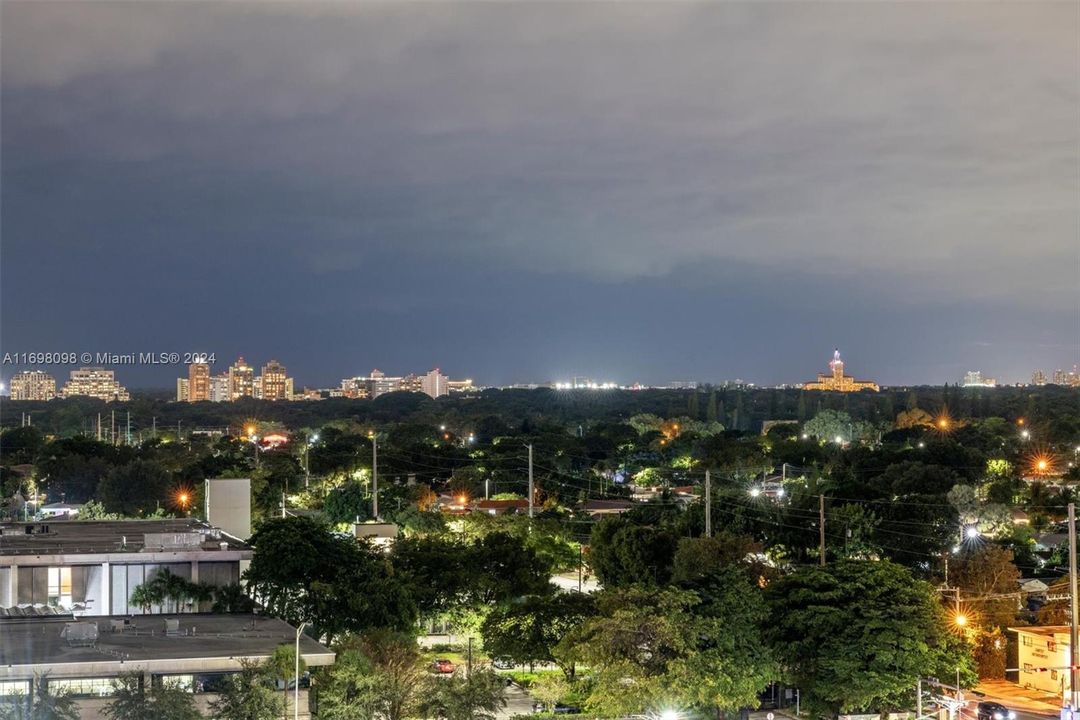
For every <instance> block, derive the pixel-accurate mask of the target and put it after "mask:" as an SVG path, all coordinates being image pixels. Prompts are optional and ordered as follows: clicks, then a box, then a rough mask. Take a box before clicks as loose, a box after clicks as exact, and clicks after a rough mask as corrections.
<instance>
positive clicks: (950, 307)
mask: <svg viewBox="0 0 1080 720" xmlns="http://www.w3.org/2000/svg"><path fill="white" fill-rule="evenodd" d="M0 12H2V21H3V26H4V30H5V32H4V44H3V47H2V48H0V52H2V58H0V60H2V65H0V67H2V80H3V87H2V93H3V97H2V121H3V125H2V141H3V166H2V173H3V175H2V180H3V185H2V189H0V191H2V200H3V216H2V222H3V238H2V239H3V243H4V244H3V263H2V266H0V273H2V280H3V288H2V291H3V297H2V299H3V307H2V312H3V320H4V327H3V340H4V346H5V347H7V348H11V347H13V346H15V345H18V346H20V347H22V346H25V349H28V350H32V349H47V348H48V347H49V346H50V345H55V344H57V343H61V342H63V343H71V342H73V341H74V340H73V339H78V341H79V342H81V343H89V342H107V343H114V344H120V345H124V346H129V345H130V344H131V343H142V342H144V339H145V340H146V341H147V342H149V341H150V339H153V341H154V342H158V343H167V344H168V345H169V346H170V348H171V346H172V345H175V344H176V343H178V342H179V343H203V344H212V345H214V346H215V347H221V348H222V349H223V350H227V351H228V352H229V353H233V352H241V351H242V352H245V354H247V355H252V356H257V357H267V356H270V355H274V356H278V357H281V358H282V359H284V360H287V361H289V362H290V364H291V365H292V366H293V367H295V368H296V369H297V371H298V373H300V374H301V379H306V380H308V381H309V382H316V381H318V382H324V383H325V382H329V381H332V380H333V378H335V377H337V376H338V375H342V374H346V373H350V372H356V371H360V370H364V369H366V368H367V366H369V365H374V364H378V365H380V366H388V367H392V366H397V367H400V368H401V369H403V370H405V369H422V368H423V367H425V366H427V365H430V364H436V363H438V364H442V365H443V366H445V367H447V368H448V369H451V370H453V371H454V372H455V373H473V374H476V375H478V376H480V377H481V378H482V379H485V380H491V381H502V380H523V379H545V378H547V377H549V376H551V375H553V374H556V373H564V372H579V373H594V374H603V373H607V374H609V375H613V376H616V377H617V378H618V379H621V380H626V381H630V380H633V379H643V380H649V381H663V380H667V379H670V377H674V376H691V377H696V378H701V379H719V378H724V377H734V376H736V375H738V376H741V377H746V378H749V379H754V380H758V381H762V382H769V381H781V380H784V381H790V380H797V379H801V378H802V377H803V376H806V375H811V374H812V373H813V372H816V370H817V366H818V365H820V364H821V363H820V362H819V360H820V356H821V355H822V353H823V352H827V350H828V349H829V348H831V347H832V345H834V344H840V345H842V346H844V347H845V348H849V353H851V354H854V355H858V356H861V357H862V358H864V359H865V361H864V362H862V363H860V367H861V368H862V369H863V372H862V374H864V375H873V376H875V377H877V378H879V379H881V380H884V381H887V382H911V381H934V382H943V381H945V380H952V379H956V377H957V376H958V374H959V373H960V372H962V371H963V370H964V369H968V368H974V367H981V368H982V369H983V370H984V371H985V372H987V373H989V374H1002V375H1006V376H1010V377H1013V378H1019V377H1022V376H1024V375H1026V374H1027V373H1029V372H1030V369H1031V368H1032V367H1035V366H1051V365H1063V364H1068V363H1071V362H1074V361H1075V360H1076V358H1077V355H1078V347H1077V341H1078V340H1080V327H1078V326H1077V319H1078V314H1077V310H1078V307H1077V301H1078V297H1080V294H1078V292H1077V286H1076V277H1077V273H1076V271H1077V269H1078V260H1080V211H1078V206H1080V204H1078V202H1077V199H1078V197H1080V172H1078V170H1077V168H1080V67H1078V56H1077V53H1076V48H1077V44H1078V42H1080V19H1078V18H1077V13H1076V8H1075V6H1074V5H1071V4H1068V3H1002V4H986V3H982V4H976V3H970V4H964V3H949V4H925V3H919V4H909V3H895V4H894V3H862V4H850V3H846V4H836V3H796V4H792V3H758V4H752V3H704V4H693V3H678V4H675V3H632V4H622V5H620V4H613V3H597V4H590V3H532V4H516V3H515V4H490V3H462V4H449V3H406V4H400V3H393V4H381V3H356V4H341V3H334V4H318V3H298V4H285V3H273V4H255V3H220V4H210V3H180V2H174V3H154V4H140V5H136V4H131V3H115V4H114V3H106V2H95V3H77V4H67V3H55V2H50V3H29V2H27V3H23V2H10V1H9V2H5V3H4V4H3V5H2V6H0ZM44 288H48V293H49V295H50V298H49V302H41V301H38V300H37V298H38V297H40V295H41V292H42V290H43V289H44ZM88 299H93V301H92V302H88ZM98 302H100V305H99V304H98ZM343 337H344V339H343ZM683 340H685V344H680V345H679V346H680V347H682V348H684V350H685V351H684V352H674V353H673V352H672V351H671V348H670V347H669V346H668V345H669V343H670V342H676V343H681V342H682V341H683ZM283 343H284V344H286V345H288V347H283ZM983 343H985V344H983ZM928 344H931V345H932V346H933V347H932V348H931V347H927V345H928ZM30 345H34V347H30ZM823 348H824V350H823ZM15 349H20V348H15ZM104 349H108V348H104ZM931 354H932V358H933V359H932V360H928V359H927V358H928V357H929V356H931ZM290 356H291V357H290ZM453 366H456V367H453ZM305 375H310V376H311V377H310V378H308V377H305ZM152 379H155V378H149V379H148V380H147V381H150V380H152Z"/></svg>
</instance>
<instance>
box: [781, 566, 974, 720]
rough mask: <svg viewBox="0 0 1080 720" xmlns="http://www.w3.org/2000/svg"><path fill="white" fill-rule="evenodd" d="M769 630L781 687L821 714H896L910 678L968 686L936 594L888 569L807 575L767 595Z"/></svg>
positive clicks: (967, 668) (964, 658)
mask: <svg viewBox="0 0 1080 720" xmlns="http://www.w3.org/2000/svg"><path fill="white" fill-rule="evenodd" d="M767 596H768V599H769V606H770V618H771V621H770V623H769V624H768V626H767V629H766V632H767V635H768V638H769V640H770V644H771V645H772V647H773V650H774V652H775V653H776V655H777V657H778V658H779V660H780V662H781V665H782V667H784V668H785V673H786V675H787V680H788V682H790V683H791V684H793V685H795V686H796V687H799V688H801V689H802V692H803V702H804V704H806V705H807V706H809V707H812V708H816V709H817V710H818V711H820V712H829V713H833V714H835V713H838V712H847V711H856V710H859V711H867V710H868V711H871V712H877V711H879V710H887V709H892V708H894V707H901V706H903V705H904V703H905V702H906V701H907V700H909V699H910V694H911V692H912V688H913V687H914V684H915V680H916V679H917V678H919V677H925V676H939V677H952V673H954V672H955V670H956V668H957V667H960V668H962V670H963V678H962V681H963V682H964V684H965V685H970V684H972V683H973V682H974V679H975V676H974V670H973V664H972V661H971V657H970V655H969V654H968V651H967V649H966V648H965V647H963V646H962V645H960V644H959V642H958V641H956V640H955V638H954V636H952V635H950V633H949V631H948V629H947V625H946V618H945V614H944V610H943V608H942V605H941V602H940V600H939V598H938V597H937V592H936V591H935V590H934V588H933V587H932V586H931V585H930V584H929V583H925V582H921V581H918V580H916V579H915V578H914V577H912V575H911V572H910V571H908V570H906V569H905V568H903V567H901V566H899V565H896V564H894V563H891V562H888V561H879V562H872V561H858V560H842V561H839V562H835V563H832V564H830V565H828V566H826V567H804V568H800V569H798V570H796V571H795V572H794V573H792V574H790V575H788V576H786V577H784V578H782V579H781V580H779V581H778V582H775V583H773V584H772V585H771V586H770V587H769V589H768V592H767Z"/></svg>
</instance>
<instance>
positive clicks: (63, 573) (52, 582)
mask: <svg viewBox="0 0 1080 720" xmlns="http://www.w3.org/2000/svg"><path fill="white" fill-rule="evenodd" d="M48 596H49V604H50V605H59V606H60V607H64V608H69V607H71V568H69V567H51V568H49V587H48Z"/></svg>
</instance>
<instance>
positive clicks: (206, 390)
mask: <svg viewBox="0 0 1080 720" xmlns="http://www.w3.org/2000/svg"><path fill="white" fill-rule="evenodd" d="M209 399H210V365H209V364H208V363H204V362H195V363H191V364H190V365H188V392H187V400H188V402H201V401H204V400H209Z"/></svg>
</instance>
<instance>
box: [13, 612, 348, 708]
mask: <svg viewBox="0 0 1080 720" xmlns="http://www.w3.org/2000/svg"><path fill="white" fill-rule="evenodd" d="M73 620H74V619H73V618H71V617H7V618H0V696H4V695H8V696H10V695H14V694H21V695H23V696H24V697H25V696H27V695H30V694H31V693H32V691H33V689H34V684H35V683H41V682H44V683H46V684H47V685H48V687H49V689H50V690H53V691H57V692H60V691H62V692H66V693H67V694H69V695H70V696H71V697H72V698H73V699H74V700H75V701H76V703H77V705H78V709H79V712H80V717H81V718H82V720H99V718H104V717H106V716H105V715H104V714H103V713H102V710H103V709H104V708H105V707H106V706H107V705H108V703H109V697H110V695H112V693H113V681H114V680H116V679H117V678H120V677H122V676H127V675H131V674H133V673H134V674H137V675H139V676H141V681H142V683H143V685H144V687H145V686H149V685H150V684H152V683H160V682H170V683H175V684H176V685H178V686H179V687H181V688H183V689H185V690H187V691H188V692H190V693H192V694H193V695H194V696H195V697H194V699H195V703H196V707H198V708H199V710H200V711H201V712H203V713H206V711H207V710H208V709H209V705H210V702H211V701H212V700H214V699H216V698H217V697H218V695H217V691H219V690H220V688H221V687H222V683H223V682H224V681H225V680H226V679H227V678H228V676H229V675H230V674H233V673H236V672H239V671H240V670H241V669H242V668H243V664H244V663H252V662H265V661H266V660H267V659H268V658H269V657H270V655H271V654H272V653H273V652H274V649H275V648H276V647H278V646H279V645H283V644H287V645H289V646H290V647H292V646H293V644H294V643H295V642H296V630H295V629H294V628H293V627H292V626H290V625H289V624H287V623H285V622H283V621H281V620H277V619H275V618H268V617H260V616H257V615H204V614H198V615H194V614H193V615H182V616H178V617H171V618H167V617H161V616H158V617H145V616H144V617H141V618H129V617H127V616H110V617H103V618H95V619H94V620H92V621H85V620H84V621H80V622H74V621H73ZM300 657H301V658H302V659H303V661H304V663H305V664H306V665H307V667H309V668H314V667H320V666H325V665H332V664H333V662H334V653H333V652H332V651H330V650H329V649H327V648H326V647H324V646H323V645H321V644H320V643H318V642H317V641H316V640H314V639H312V638H310V637H308V636H307V635H301V637H300ZM279 682H280V681H279ZM308 684H309V683H308V681H307V679H306V678H304V677H301V682H300V686H299V703H298V705H297V709H296V712H294V707H293V704H292V703H293V692H292V691H291V690H290V692H289V693H288V694H287V695H288V699H287V703H288V704H287V707H286V714H287V715H288V717H294V716H296V717H301V718H310V717H311V711H310V708H309V704H308ZM291 685H292V683H291V682H290V686H291ZM282 689H284V688H282Z"/></svg>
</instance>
